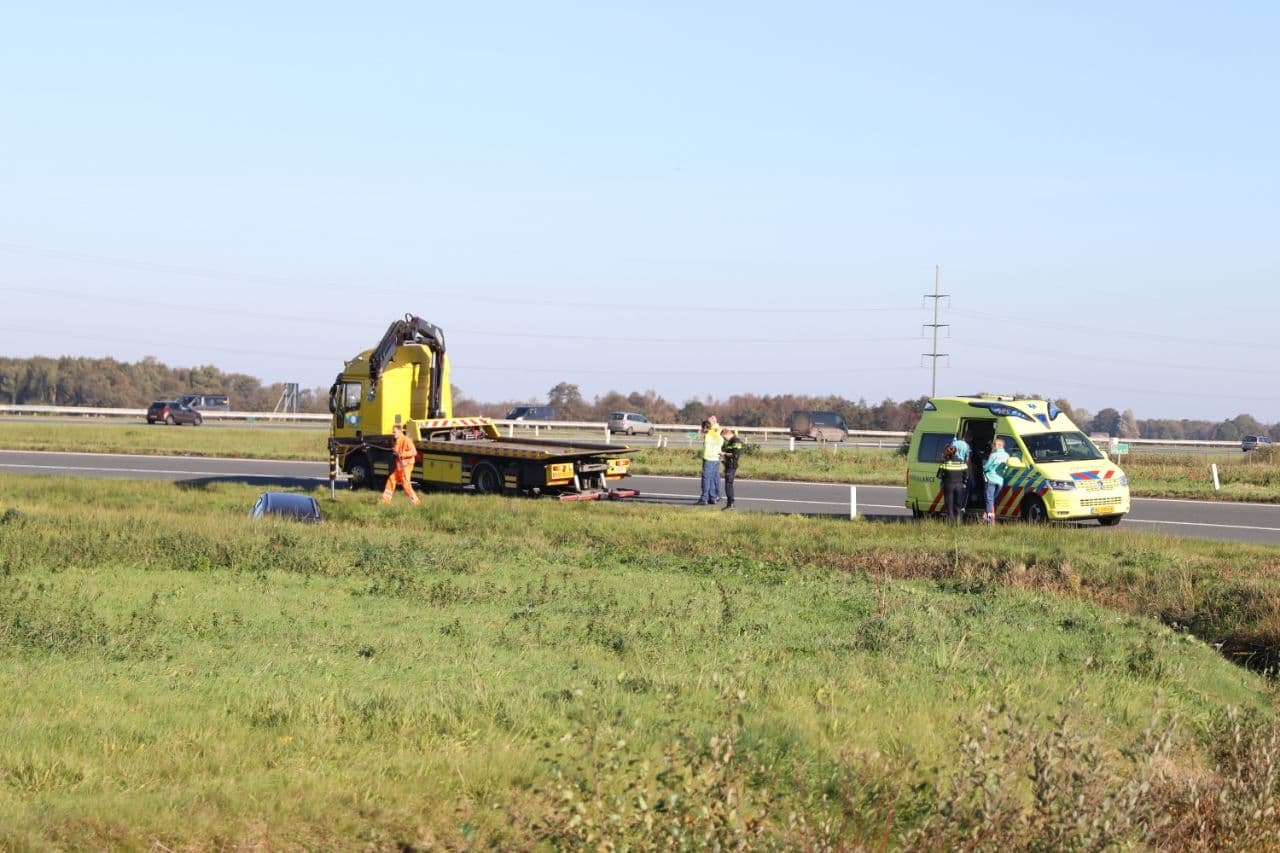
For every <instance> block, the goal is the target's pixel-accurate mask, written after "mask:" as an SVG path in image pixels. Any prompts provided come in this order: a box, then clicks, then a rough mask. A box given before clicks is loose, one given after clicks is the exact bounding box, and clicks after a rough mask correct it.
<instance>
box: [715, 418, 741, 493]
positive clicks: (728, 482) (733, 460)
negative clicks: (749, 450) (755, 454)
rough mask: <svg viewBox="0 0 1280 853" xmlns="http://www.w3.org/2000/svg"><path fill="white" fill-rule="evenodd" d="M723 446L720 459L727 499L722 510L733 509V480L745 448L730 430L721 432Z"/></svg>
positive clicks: (736, 435)
mask: <svg viewBox="0 0 1280 853" xmlns="http://www.w3.org/2000/svg"><path fill="white" fill-rule="evenodd" d="M721 435H723V436H724V446H723V447H721V448H720V458H721V459H723V460H724V496H725V498H726V499H727V502H726V503H725V506H724V508H725V509H733V478H734V477H735V476H736V475H737V473H738V458H739V457H740V456H742V448H743V447H744V446H745V445H744V444H743V443H742V439H741V438H740V437H739V436H738V434H737V433H736V432H734V431H733V430H731V429H725V430H722V431H721Z"/></svg>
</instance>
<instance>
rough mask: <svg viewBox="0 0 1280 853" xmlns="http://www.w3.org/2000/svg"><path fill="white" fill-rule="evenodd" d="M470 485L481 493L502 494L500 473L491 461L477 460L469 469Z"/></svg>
mask: <svg viewBox="0 0 1280 853" xmlns="http://www.w3.org/2000/svg"><path fill="white" fill-rule="evenodd" d="M471 485H473V486H475V487H476V492H477V493H478V494H481V495H499V494H502V473H501V472H500V471H499V470H498V466H497V465H494V464H493V463H492V462H477V463H476V466H475V467H474V468H472V469H471Z"/></svg>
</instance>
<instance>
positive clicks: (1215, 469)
mask: <svg viewBox="0 0 1280 853" xmlns="http://www.w3.org/2000/svg"><path fill="white" fill-rule="evenodd" d="M1209 470H1210V471H1212V472H1213V490H1214V491H1215V492H1216V491H1218V490H1219V489H1220V488H1221V486H1220V485H1219V484H1218V463H1217V462H1214V463H1213V464H1212V465H1210V466H1209Z"/></svg>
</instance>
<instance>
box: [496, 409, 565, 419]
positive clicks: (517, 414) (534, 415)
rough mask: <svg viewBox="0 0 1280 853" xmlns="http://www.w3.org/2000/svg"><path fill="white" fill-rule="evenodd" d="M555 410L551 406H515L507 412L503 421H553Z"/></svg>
mask: <svg viewBox="0 0 1280 853" xmlns="http://www.w3.org/2000/svg"><path fill="white" fill-rule="evenodd" d="M555 419H556V410H555V409H554V408H552V407H551V406H516V407H515V408H514V409H512V410H511V411H509V412H507V415H506V417H504V418H503V420H504V421H554V420H555Z"/></svg>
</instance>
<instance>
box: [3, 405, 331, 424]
mask: <svg viewBox="0 0 1280 853" xmlns="http://www.w3.org/2000/svg"><path fill="white" fill-rule="evenodd" d="M199 412H200V415H201V417H204V418H208V419H210V420H215V419H222V420H240V421H254V420H262V421H269V420H281V421H328V420H329V416H328V415H326V414H322V413H318V412H225V411H222V410H219V409H200V410H199ZM0 414H15V415H62V416H65V417H103V418H146V416H147V410H146V409H110V408H102V407H95V406H15V405H7V406H6V405H0Z"/></svg>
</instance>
